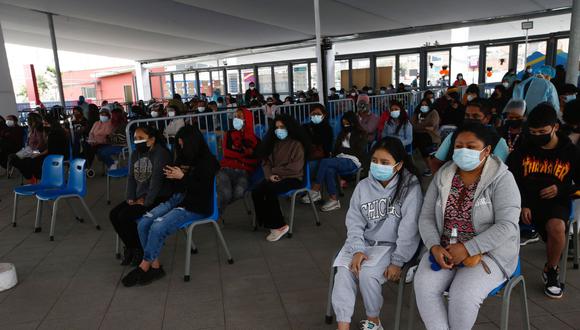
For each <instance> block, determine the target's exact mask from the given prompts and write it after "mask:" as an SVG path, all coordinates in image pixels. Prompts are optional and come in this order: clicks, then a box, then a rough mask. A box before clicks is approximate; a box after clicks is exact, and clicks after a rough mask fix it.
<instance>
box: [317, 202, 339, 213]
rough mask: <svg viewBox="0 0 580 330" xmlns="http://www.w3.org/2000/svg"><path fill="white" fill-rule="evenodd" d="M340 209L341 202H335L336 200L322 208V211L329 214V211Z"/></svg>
mask: <svg viewBox="0 0 580 330" xmlns="http://www.w3.org/2000/svg"><path fill="white" fill-rule="evenodd" d="M338 209H340V201H338V200H334V199H329V200H328V201H326V203H324V205H322V207H321V208H320V210H321V211H322V212H329V211H334V210H338Z"/></svg>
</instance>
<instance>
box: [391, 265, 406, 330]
mask: <svg viewBox="0 0 580 330" xmlns="http://www.w3.org/2000/svg"><path fill="white" fill-rule="evenodd" d="M408 270H409V267H405V269H404V271H403V272H401V278H399V283H398V284H397V306H396V307H395V328H394V329H395V330H399V329H401V316H402V314H403V294H404V293H405V279H406V277H407V271H408Z"/></svg>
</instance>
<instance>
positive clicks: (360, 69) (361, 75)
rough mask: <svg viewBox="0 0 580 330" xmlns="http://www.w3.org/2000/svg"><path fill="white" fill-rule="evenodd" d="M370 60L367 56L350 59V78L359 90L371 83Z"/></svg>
mask: <svg viewBox="0 0 580 330" xmlns="http://www.w3.org/2000/svg"><path fill="white" fill-rule="evenodd" d="M370 67H371V60H370V59H368V58H356V59H353V60H352V70H351V73H350V74H351V75H352V76H351V77H352V78H351V80H352V84H353V85H356V87H357V88H358V89H359V90H360V89H362V88H363V87H364V86H369V85H370V84H371V74H370V71H371V70H370Z"/></svg>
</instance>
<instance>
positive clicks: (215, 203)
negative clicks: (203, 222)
mask: <svg viewBox="0 0 580 330" xmlns="http://www.w3.org/2000/svg"><path fill="white" fill-rule="evenodd" d="M219 217H220V213H219V209H218V195H217V178H214V179H213V212H212V214H211V215H210V216H209V218H210V219H212V220H215V221H218V219H219Z"/></svg>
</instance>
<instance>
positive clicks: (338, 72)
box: [334, 60, 350, 90]
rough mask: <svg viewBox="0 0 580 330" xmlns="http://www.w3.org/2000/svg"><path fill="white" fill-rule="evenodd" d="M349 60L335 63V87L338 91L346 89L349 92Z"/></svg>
mask: <svg viewBox="0 0 580 330" xmlns="http://www.w3.org/2000/svg"><path fill="white" fill-rule="evenodd" d="M349 74H350V73H349V71H348V60H341V61H334V87H335V88H336V89H338V90H340V89H341V88H344V89H346V90H348V89H349V88H350V86H349V85H348V77H349Z"/></svg>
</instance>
